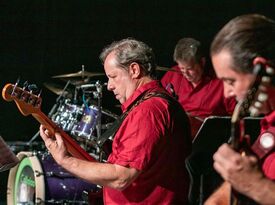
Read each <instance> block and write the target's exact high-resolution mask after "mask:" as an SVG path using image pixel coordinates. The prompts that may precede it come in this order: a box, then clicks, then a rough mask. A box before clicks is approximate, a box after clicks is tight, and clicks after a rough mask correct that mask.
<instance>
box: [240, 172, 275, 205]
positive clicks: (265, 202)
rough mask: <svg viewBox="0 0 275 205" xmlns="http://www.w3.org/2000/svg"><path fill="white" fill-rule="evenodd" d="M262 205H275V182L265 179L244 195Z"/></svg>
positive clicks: (256, 183)
mask: <svg viewBox="0 0 275 205" xmlns="http://www.w3.org/2000/svg"><path fill="white" fill-rule="evenodd" d="M244 194H246V195H247V196H248V197H250V198H251V199H253V200H254V201H256V202H257V203H259V204H262V205H275V182H274V181H271V180H270V179H267V178H266V177H263V178H262V179H261V180H259V181H258V182H255V183H254V184H253V187H252V188H251V189H250V190H249V191H248V192H247V193H244Z"/></svg>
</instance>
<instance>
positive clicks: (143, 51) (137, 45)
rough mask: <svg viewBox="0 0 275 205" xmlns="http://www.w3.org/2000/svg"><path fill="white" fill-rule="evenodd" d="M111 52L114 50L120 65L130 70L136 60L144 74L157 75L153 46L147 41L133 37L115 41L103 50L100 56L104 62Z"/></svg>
mask: <svg viewBox="0 0 275 205" xmlns="http://www.w3.org/2000/svg"><path fill="white" fill-rule="evenodd" d="M111 52H114V54H115V56H116V61H117V65H118V66H120V67H122V68H124V69H126V70H128V67H129V65H130V64H131V63H133V62H136V63H138V64H139V65H140V67H141V69H142V72H143V74H144V75H147V76H150V77H152V78H154V77H155V71H156V62H155V55H154V53H153V50H152V48H150V47H149V46H148V45H146V44H145V43H143V42H141V41H138V40H135V39H133V38H126V39H122V40H120V41H115V42H113V43H111V44H110V45H108V46H107V47H105V48H104V49H103V51H102V52H101V54H100V57H99V58H100V60H101V62H102V63H103V64H104V62H105V60H106V57H107V56H108V55H109V54H110V53H111Z"/></svg>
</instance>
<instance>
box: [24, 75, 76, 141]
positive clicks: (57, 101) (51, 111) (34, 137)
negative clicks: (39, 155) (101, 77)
mask: <svg viewBox="0 0 275 205" xmlns="http://www.w3.org/2000/svg"><path fill="white" fill-rule="evenodd" d="M70 83H71V81H70V80H69V81H68V82H67V83H66V85H65V87H64V88H63V90H62V92H61V94H60V95H59V96H58V97H57V98H56V100H55V104H54V105H53V107H52V108H51V110H50V112H49V114H48V116H49V118H51V117H52V115H53V114H54V112H55V111H56V108H57V107H58V106H59V105H60V104H61V103H62V102H63V101H64V96H63V95H64V93H65V91H66V89H67V87H68V86H69V84H70ZM38 136H39V130H38V131H37V132H36V133H35V135H34V136H33V137H32V138H31V139H30V140H29V141H28V142H27V143H26V145H27V146H30V144H31V143H32V142H33V141H34V140H35V139H36V138H37V137H38Z"/></svg>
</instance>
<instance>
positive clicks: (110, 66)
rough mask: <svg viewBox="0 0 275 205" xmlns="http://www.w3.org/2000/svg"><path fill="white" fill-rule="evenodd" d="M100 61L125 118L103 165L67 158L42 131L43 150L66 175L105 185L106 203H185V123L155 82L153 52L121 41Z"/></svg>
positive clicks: (187, 146) (58, 144)
mask: <svg viewBox="0 0 275 205" xmlns="http://www.w3.org/2000/svg"><path fill="white" fill-rule="evenodd" d="M100 58H101V60H102V62H103V64H104V69H105V73H106V75H107V77H108V90H110V91H112V92H113V93H114V95H115V97H116V99H117V100H119V102H120V103H121V104H122V110H123V113H128V115H127V116H126V117H125V119H124V120H123V121H122V123H121V125H120V127H119V128H118V129H117V131H116V134H115V136H114V139H113V143H112V153H111V154H110V156H109V157H108V160H107V163H99V162H89V161H84V160H79V159H77V158H75V157H72V156H70V155H69V154H68V152H67V150H66V147H65V146H64V144H63V140H62V137H61V136H60V135H59V134H58V133H55V135H54V137H53V135H52V134H50V133H49V132H48V131H47V130H45V127H44V126H41V128H40V134H41V136H42V138H43V140H44V141H45V144H46V146H47V148H48V149H49V151H50V153H51V154H52V156H53V158H54V159H55V160H56V162H57V163H58V164H60V165H61V166H62V167H64V168H65V169H67V170H68V171H69V172H71V173H72V174H74V175H75V176H77V177H80V178H82V179H84V180H87V181H89V182H91V183H94V184H98V185H101V186H103V194H104V195H103V198H104V203H105V204H112V205H113V204H119V205H121V204H150V205H151V204H152V205H153V204H186V203H187V194H188V185H189V178H188V173H187V170H186V168H185V166H184V161H185V159H186V157H187V155H188V154H189V153H190V149H191V136H190V127H189V121H188V117H187V115H186V114H185V113H184V111H183V109H181V106H180V104H179V103H178V102H177V101H176V100H174V99H173V98H172V97H171V96H169V94H168V93H167V92H166V90H165V89H164V88H163V87H162V86H161V85H160V82H158V81H156V80H154V78H153V77H154V72H155V68H156V64H155V59H154V54H153V52H152V49H151V48H149V47H148V46H147V45H146V44H144V43H143V42H140V41H137V40H134V39H123V40H121V41H118V42H114V43H112V44H111V45H110V46H108V47H106V48H105V49H104V50H103V52H102V53H101V56H100Z"/></svg>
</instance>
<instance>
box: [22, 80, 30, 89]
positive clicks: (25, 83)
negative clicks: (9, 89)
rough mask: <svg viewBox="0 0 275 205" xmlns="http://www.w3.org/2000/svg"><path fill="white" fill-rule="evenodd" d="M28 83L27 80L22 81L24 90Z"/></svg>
mask: <svg viewBox="0 0 275 205" xmlns="http://www.w3.org/2000/svg"><path fill="white" fill-rule="evenodd" d="M28 85H29V82H28V81H27V80H26V81H25V82H24V83H23V88H22V89H23V90H26V88H27V87H28Z"/></svg>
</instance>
